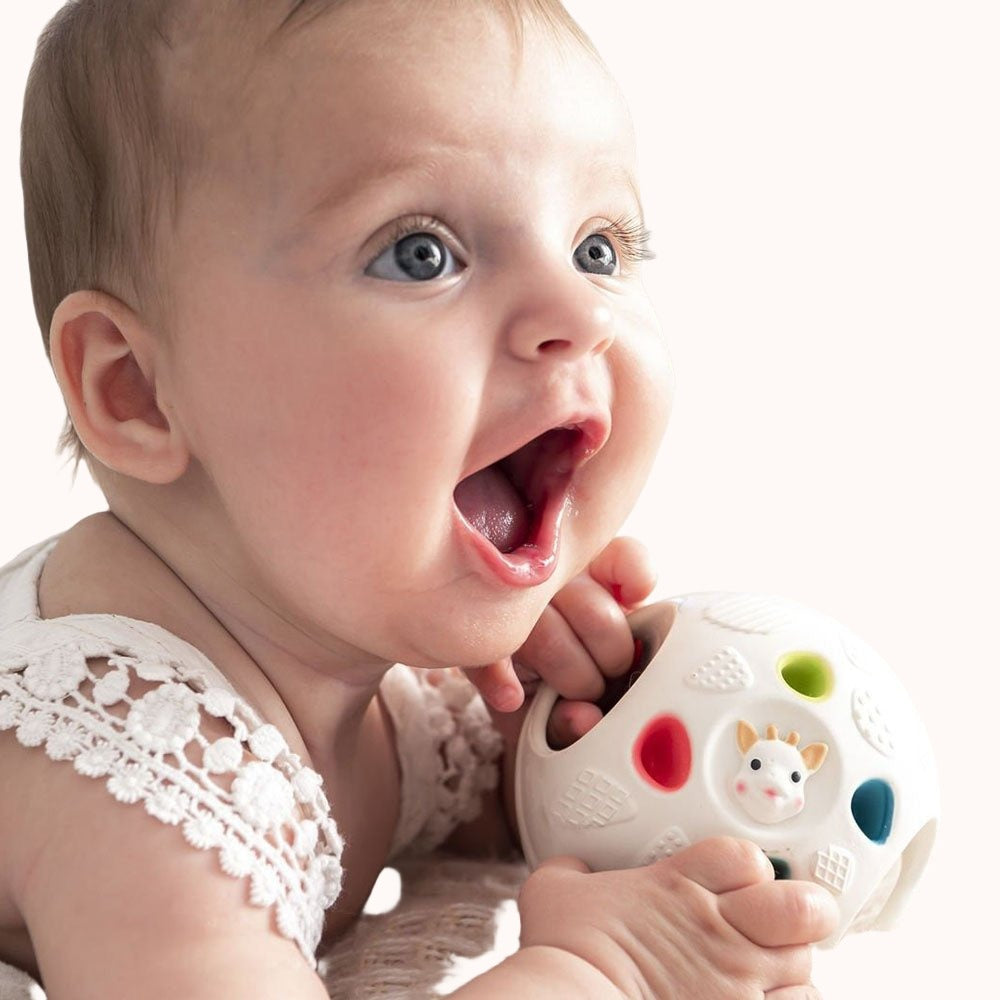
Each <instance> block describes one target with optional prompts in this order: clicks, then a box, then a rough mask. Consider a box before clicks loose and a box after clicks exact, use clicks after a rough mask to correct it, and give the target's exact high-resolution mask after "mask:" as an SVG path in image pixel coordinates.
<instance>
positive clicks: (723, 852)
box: [670, 837, 774, 893]
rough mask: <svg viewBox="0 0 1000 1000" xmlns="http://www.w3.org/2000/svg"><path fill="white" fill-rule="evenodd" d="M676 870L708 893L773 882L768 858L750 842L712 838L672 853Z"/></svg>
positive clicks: (729, 838)
mask: <svg viewBox="0 0 1000 1000" xmlns="http://www.w3.org/2000/svg"><path fill="white" fill-rule="evenodd" d="M670 860H671V862H672V863H673V865H674V866H675V867H676V868H677V870H678V871H679V872H680V873H681V874H682V875H685V876H686V877H687V878H689V879H691V881H692V882H697V883H698V885H700V886H704V888H706V889H708V891H709V892H714V893H725V892H732V891H733V890H737V889H743V888H745V887H747V886H751V885H756V884H758V883H764V884H766V883H770V882H773V881H774V868H773V867H772V866H771V862H770V861H768V860H767V855H766V854H764V852H763V851H762V850H761V849H760V848H759V847H757V846H756V845H754V844H751V843H750V841H749V840H737V839H736V838H735V837H712V838H711V839H709V840H703V841H701V842H700V843H697V844H695V845H694V846H693V847H688V848H686V849H685V850H683V851H681V852H680V853H679V854H675V855H674V856H673V857H672V858H671V859H670Z"/></svg>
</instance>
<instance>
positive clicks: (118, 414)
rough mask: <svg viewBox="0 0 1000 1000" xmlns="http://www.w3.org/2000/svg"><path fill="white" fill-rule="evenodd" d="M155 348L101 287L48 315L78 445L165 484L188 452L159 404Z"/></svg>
mask: <svg viewBox="0 0 1000 1000" xmlns="http://www.w3.org/2000/svg"><path fill="white" fill-rule="evenodd" d="M157 347H158V344H157V341H156V336H155V334H154V333H153V332H152V331H150V330H148V329H147V328H146V327H145V326H144V325H143V323H142V321H141V320H140V319H139V317H138V316H137V315H136V314H135V313H134V312H133V311H132V310H131V309H129V308H128V307H127V306H125V305H124V304H123V303H121V302H120V301H118V300H117V299H115V298H113V297H111V296H110V295H106V294H104V293H103V292H94V291H84V292H73V293H72V294H70V295H68V296H67V297H66V298H65V299H63V301H62V302H61V303H60V304H59V306H58V308H57V309H56V311H55V313H54V315H53V317H52V326H51V330H50V339H49V348H50V355H51V360H52V367H53V369H54V370H55V374H56V379H57V380H58V382H59V387H60V389H62V393H63V398H64V399H65V401H66V407H67V409H68V410H69V414H70V416H71V417H72V419H73V424H74V426H75V427H76V432H77V434H79V436H80V440H81V441H82V442H83V444H84V446H85V447H86V448H87V450H88V451H89V452H90V453H91V454H92V455H93V456H94V457H95V458H96V459H97V460H98V461H99V462H101V463H102V464H103V465H106V466H107V467H108V468H110V469H113V470H115V471H116V472H119V473H122V474H123V475H126V476H131V477H132V478H134V479H141V480H143V481H144V482H148V483H170V482H173V481H174V480H175V479H177V478H179V477H180V476H181V475H182V474H183V473H184V470H185V469H186V468H187V464H188V458H189V453H188V450H187V444H186V442H185V441H184V438H183V435H182V434H181V433H180V431H179V428H177V427H176V426H174V425H172V422H171V420H170V419H169V418H168V417H167V416H166V415H165V414H164V412H163V409H162V408H161V401H160V398H159V396H158V393H157V388H158V387H157V381H156V368H157V366H156V358H157Z"/></svg>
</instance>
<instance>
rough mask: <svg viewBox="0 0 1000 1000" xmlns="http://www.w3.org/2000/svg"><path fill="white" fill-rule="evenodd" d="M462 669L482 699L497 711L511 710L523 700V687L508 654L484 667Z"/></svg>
mask: <svg viewBox="0 0 1000 1000" xmlns="http://www.w3.org/2000/svg"><path fill="white" fill-rule="evenodd" d="M463 670H464V672H465V676H466V677H468V678H469V680H470V681H471V682H472V686H473V687H474V688H475V689H476V690H477V691H478V692H479V693H480V694H481V695H482V697H483V701H485V702H486V704H487V705H488V706H489V707H490V708H492V709H494V710H496V711H497V712H513V711H515V710H516V709H518V708H520V707H521V705H522V703H523V702H524V688H523V687H522V686H521V682H520V681H519V680H518V679H517V674H516V673H515V672H514V663H513V661H512V660H511V658H510V657H509V656H505V657H504V658H503V659H502V660H494V661H493V662H492V663H487V664H486V666H484V667H463Z"/></svg>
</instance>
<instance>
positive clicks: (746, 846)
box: [713, 837, 772, 880]
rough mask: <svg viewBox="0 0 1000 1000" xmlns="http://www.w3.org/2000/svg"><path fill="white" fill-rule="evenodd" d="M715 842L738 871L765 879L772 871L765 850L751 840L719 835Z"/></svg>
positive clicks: (727, 860) (724, 856)
mask: <svg viewBox="0 0 1000 1000" xmlns="http://www.w3.org/2000/svg"><path fill="white" fill-rule="evenodd" d="M713 843H714V844H715V845H717V846H716V849H717V850H718V851H719V853H720V854H721V855H722V857H723V858H724V859H725V861H726V862H727V863H728V864H730V865H731V866H732V867H733V868H734V869H735V870H736V871H739V872H740V873H742V874H746V875H756V876H757V878H758V879H760V880H764V879H765V878H767V876H768V873H769V872H770V871H772V869H771V863H770V862H769V861H768V860H767V857H766V855H765V854H764V852H763V851H762V850H761V849H760V848H759V847H758V846H757V845H756V844H754V843H751V842H750V841H749V840H742V839H740V838H738V837H717V838H715V839H714V841H713Z"/></svg>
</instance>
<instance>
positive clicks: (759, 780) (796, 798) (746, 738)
mask: <svg viewBox="0 0 1000 1000" xmlns="http://www.w3.org/2000/svg"><path fill="white" fill-rule="evenodd" d="M736 739H737V743H738V744H739V748H740V753H741V754H742V755H743V762H742V764H741V765H740V769H739V771H738V772H737V774H736V776H735V777H734V778H733V782H732V790H733V795H734V796H735V798H736V801H737V802H739V804H740V805H741V806H742V807H743V808H744V809H745V810H746V812H747V813H748V814H749V815H750V817H751V818H752V819H755V820H756V821H757V822H758V823H781V822H782V821H784V820H786V819H791V818H792V817H793V816H795V815H797V814H798V813H800V812H801V811H802V809H803V807H804V806H805V801H806V800H805V784H806V779H807V778H808V777H809V775H811V774H814V773H815V772H816V771H818V770H819V769H820V767H821V766H822V764H823V761H824V760H826V754H827V746H826V744H825V743H811V744H810V745H809V746H807V747H805V748H803V749H802V750H799V748H798V742H799V734H798V733H796V732H791V733H789V734H788V736H787V737H786V738H785V739H783V740H781V739H778V727H777V726H768V727H767V736H766V737H765V738H764V739H760V737H758V735H757V731H756V730H755V729H754V727H753V726H751V725H750V723H749V722H742V721H741V722H740V723H739V727H738V731H737V737H736Z"/></svg>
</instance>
